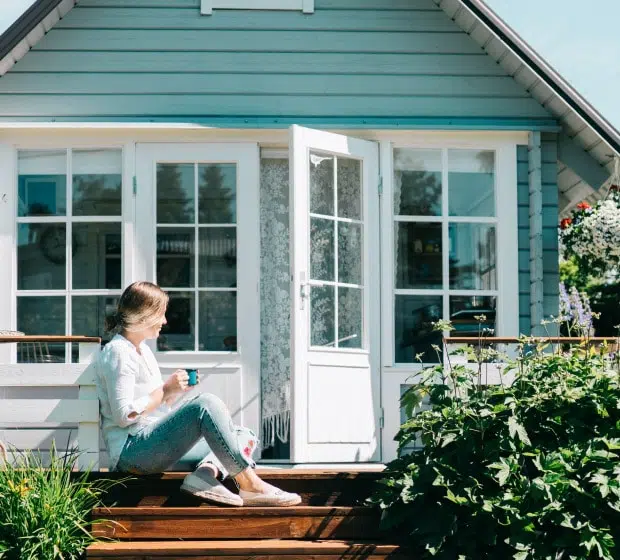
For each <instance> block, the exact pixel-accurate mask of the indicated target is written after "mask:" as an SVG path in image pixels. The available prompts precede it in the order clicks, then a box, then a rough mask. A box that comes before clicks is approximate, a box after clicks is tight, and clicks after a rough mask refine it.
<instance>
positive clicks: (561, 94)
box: [0, 0, 620, 210]
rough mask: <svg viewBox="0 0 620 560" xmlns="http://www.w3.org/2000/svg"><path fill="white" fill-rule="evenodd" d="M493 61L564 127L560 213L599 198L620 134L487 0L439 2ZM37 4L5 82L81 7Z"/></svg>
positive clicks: (19, 30)
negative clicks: (18, 64)
mask: <svg viewBox="0 0 620 560" xmlns="http://www.w3.org/2000/svg"><path fill="white" fill-rule="evenodd" d="M433 2H434V3H435V4H437V6H438V7H439V8H441V9H442V10H443V11H444V12H445V13H446V14H447V16H448V17H450V19H452V20H453V21H454V22H455V23H456V24H457V25H458V26H459V27H460V28H461V29H462V30H463V31H464V32H465V33H467V34H468V35H469V36H470V37H471V38H472V39H473V40H474V41H475V42H476V43H477V44H478V45H479V46H480V47H481V48H482V49H483V50H484V51H485V52H486V53H487V54H488V55H489V56H491V58H493V59H494V60H495V61H496V62H497V63H498V64H499V65H500V66H501V67H502V68H503V69H504V70H505V71H506V72H507V73H508V74H509V75H510V76H512V77H513V78H514V79H515V80H516V81H517V82H518V83H519V84H520V85H521V86H522V87H523V88H525V90H526V91H528V92H529V93H530V94H531V95H532V96H533V97H534V98H535V99H536V100H538V101H539V102H540V103H541V105H542V106H543V107H545V108H546V109H547V110H548V111H549V112H550V113H551V114H552V115H553V116H554V117H555V118H556V119H557V120H558V122H559V123H560V124H561V126H562V133H561V134H560V139H559V143H558V148H559V156H558V157H559V162H558V164H559V168H558V186H559V190H560V193H561V194H560V198H561V200H560V209H561V210H562V209H566V208H569V207H570V206H572V205H573V204H574V203H576V202H578V201H579V200H581V199H583V198H588V197H589V198H592V199H595V198H599V197H600V196H601V195H602V194H603V193H604V190H605V189H601V187H602V186H604V185H605V183H606V181H607V180H608V178H609V176H610V174H611V171H612V167H613V160H614V158H615V157H616V156H618V155H620V133H619V132H618V131H617V130H616V129H615V128H614V127H613V126H612V125H611V124H610V123H609V122H608V121H607V120H606V119H605V118H604V117H603V116H602V115H601V114H600V113H599V112H598V111H597V110H596V109H594V107H593V106H592V105H591V104H590V103H588V101H586V99H584V98H583V97H582V96H581V95H580V94H579V93H578V92H577V91H576V90H575V89H574V88H573V87H572V86H571V85H570V84H569V83H568V82H567V81H566V80H564V79H563V78H562V77H561V76H560V75H559V74H558V73H557V72H556V71H555V70H554V69H553V68H552V67H551V66H550V65H549V64H548V63H547V62H546V61H545V60H544V59H543V58H542V57H541V56H540V55H539V54H538V53H537V52H536V51H534V49H532V48H531V47H530V46H529V45H528V44H527V43H526V42H525V41H524V40H523V39H522V38H521V37H520V36H519V35H518V34H517V33H516V32H515V31H514V30H513V29H511V28H510V27H509V26H508V25H507V24H506V23H505V22H504V21H503V20H502V19H501V18H500V17H499V16H498V15H497V14H496V13H495V12H493V11H492V10H491V9H490V8H489V7H488V6H487V5H486V4H485V3H484V2H483V1H482V0H433ZM75 3H76V1H75V0H36V1H35V2H34V3H33V4H32V5H31V6H30V8H28V9H27V10H26V11H25V12H24V14H22V16H21V17H20V18H19V19H18V20H17V21H16V22H15V23H14V24H13V25H12V26H11V27H9V28H8V29H7V30H6V31H5V32H4V33H3V34H2V35H1V36H0V76H2V75H3V74H5V73H6V72H8V71H9V70H10V69H11V67H12V66H13V65H14V64H15V62H17V61H18V60H19V59H20V58H22V57H23V56H24V55H25V54H26V53H27V52H28V51H29V50H30V49H31V48H32V47H33V46H34V45H35V44H36V43H37V42H38V41H39V40H40V39H41V38H42V37H43V36H44V35H45V33H46V32H47V31H49V30H50V29H51V28H52V27H53V26H54V25H55V24H56V22H58V20H60V19H61V18H62V17H64V16H65V15H66V14H67V13H68V12H69V11H70V10H71V9H72V8H73V6H74V5H75Z"/></svg>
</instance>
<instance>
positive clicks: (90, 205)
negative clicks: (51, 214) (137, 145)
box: [72, 150, 123, 216]
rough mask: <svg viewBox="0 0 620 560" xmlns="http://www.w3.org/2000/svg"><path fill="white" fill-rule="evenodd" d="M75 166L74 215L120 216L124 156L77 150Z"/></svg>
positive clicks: (106, 151)
mask: <svg viewBox="0 0 620 560" xmlns="http://www.w3.org/2000/svg"><path fill="white" fill-rule="evenodd" d="M72 165H73V215H74V216H120V215H121V213H122V205H121V200H122V193H121V187H122V167H123V158H122V152H121V151H120V150H74V151H73V159H72Z"/></svg>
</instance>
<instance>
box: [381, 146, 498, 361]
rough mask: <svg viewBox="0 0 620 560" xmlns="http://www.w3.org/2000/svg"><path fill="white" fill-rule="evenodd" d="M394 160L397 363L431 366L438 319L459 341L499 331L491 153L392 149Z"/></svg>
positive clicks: (493, 155)
mask: <svg viewBox="0 0 620 560" xmlns="http://www.w3.org/2000/svg"><path fill="white" fill-rule="evenodd" d="M393 162H394V183H393V184H394V200H393V216H394V218H393V220H394V224H393V227H394V248H393V250H394V264H395V266H394V273H395V276H394V299H393V306H394V307H393V309H394V361H395V363H397V364H409V363H415V362H417V361H419V359H421V360H422V361H424V362H431V363H432V362H436V361H438V360H439V359H440V356H438V354H437V351H436V350H435V349H434V345H437V346H439V345H440V344H441V333H438V332H436V331H434V330H433V322H435V321H437V320H438V319H450V320H451V321H452V323H453V325H454V327H455V332H454V333H453V334H454V335H458V336H476V335H477V333H478V331H479V328H484V329H495V328H496V316H497V313H496V310H497V302H498V293H499V289H498V271H497V268H498V267H497V241H496V240H497V228H498V219H497V206H498V204H497V190H498V189H497V184H496V152H495V151H490V150H471V149H413V148H396V149H394V152H393ZM481 315H484V316H485V319H484V320H482V324H480V323H479V321H478V320H477V319H476V317H478V316H481Z"/></svg>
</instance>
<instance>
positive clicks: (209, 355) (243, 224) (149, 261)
mask: <svg viewBox="0 0 620 560" xmlns="http://www.w3.org/2000/svg"><path fill="white" fill-rule="evenodd" d="M162 150H164V151H165V153H166V155H165V156H164V157H162V158H160V161H162V162H163V161H174V162H179V163H195V162H200V161H202V162H215V163H234V164H235V165H237V166H238V169H237V223H236V230H237V289H236V290H237V306H238V307H237V350H236V351H234V352H228V351H213V350H193V351H192V350H167V351H159V350H157V348H156V346H155V344H154V341H150V344H151V348H152V349H153V351H154V352H155V355H156V357H157V360H158V362H159V364H160V366H162V367H167V366H168V365H169V364H175V365H177V366H178V364H182V365H188V367H190V366H191V367H207V366H208V367H220V368H224V369H225V368H230V367H238V366H239V364H240V363H241V362H240V359H241V358H240V357H241V354H243V355H246V354H247V355H248V356H252V357H253V358H252V359H255V357H256V356H260V348H259V345H260V340H259V339H260V337H259V332H260V325H257V324H255V321H249V320H243V313H244V311H245V312H246V313H247V315H248V316H249V317H254V318H257V319H258V320H259V321H260V310H259V305H260V304H259V300H258V296H257V294H259V293H260V232H259V217H258V212H259V166H260V160H259V157H260V154H259V150H258V144H255V143H251V142H234V143H228V144H227V143H221V142H212V143H209V142H207V143H204V142H196V143H178V142H171V143H140V144H138V147H137V156H136V157H137V160H136V175H137V179H138V190H139V193H138V199H137V201H136V203H137V206H138V207H140V208H148V209H149V211H147V212H139V213H137V216H136V245H137V247H136V249H135V251H136V260H137V263H136V273H137V277H139V278H144V279H147V280H150V281H153V282H156V281H157V279H156V270H157V250H156V240H157V223H156V215H157V193H156V190H155V189H154V188H153V189H151V187H150V186H151V185H155V180H156V179H155V177H156V175H155V173H156V171H155V167H154V166H153V165H152V162H154V161H156V160H157V158H158V157H159V155H160V153H161V152H162ZM202 150H204V153H203V154H201V155H199V154H198V153H197V152H200V151H202ZM244 178H245V180H244ZM164 289H165V290H168V288H167V287H166V288H164ZM180 291H183V290H180ZM257 349H258V350H257ZM178 367H181V366H178Z"/></svg>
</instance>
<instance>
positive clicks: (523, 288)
mask: <svg viewBox="0 0 620 560" xmlns="http://www.w3.org/2000/svg"><path fill="white" fill-rule="evenodd" d="M557 138H558V136H557V134H549V133H546V134H543V135H542V146H541V148H542V178H543V192H542V198H543V314H544V315H545V317H549V316H551V315H553V316H555V317H557V316H558V306H559V296H558V291H559V282H560V274H559V256H558V229H557V227H558V226H557V224H558V186H557V150H558V141H557ZM528 166H529V163H528V149H527V146H518V147H517V182H518V186H517V189H518V190H517V193H518V196H517V199H518V204H519V215H518V216H519V217H518V224H519V327H520V329H521V332H522V333H523V334H530V333H531V327H532V325H531V315H530V246H529V235H530V226H529V211H530V207H529V204H530V203H529V167H528ZM548 330H549V334H555V333H556V327H555V326H553V325H550V326H549V327H548Z"/></svg>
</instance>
